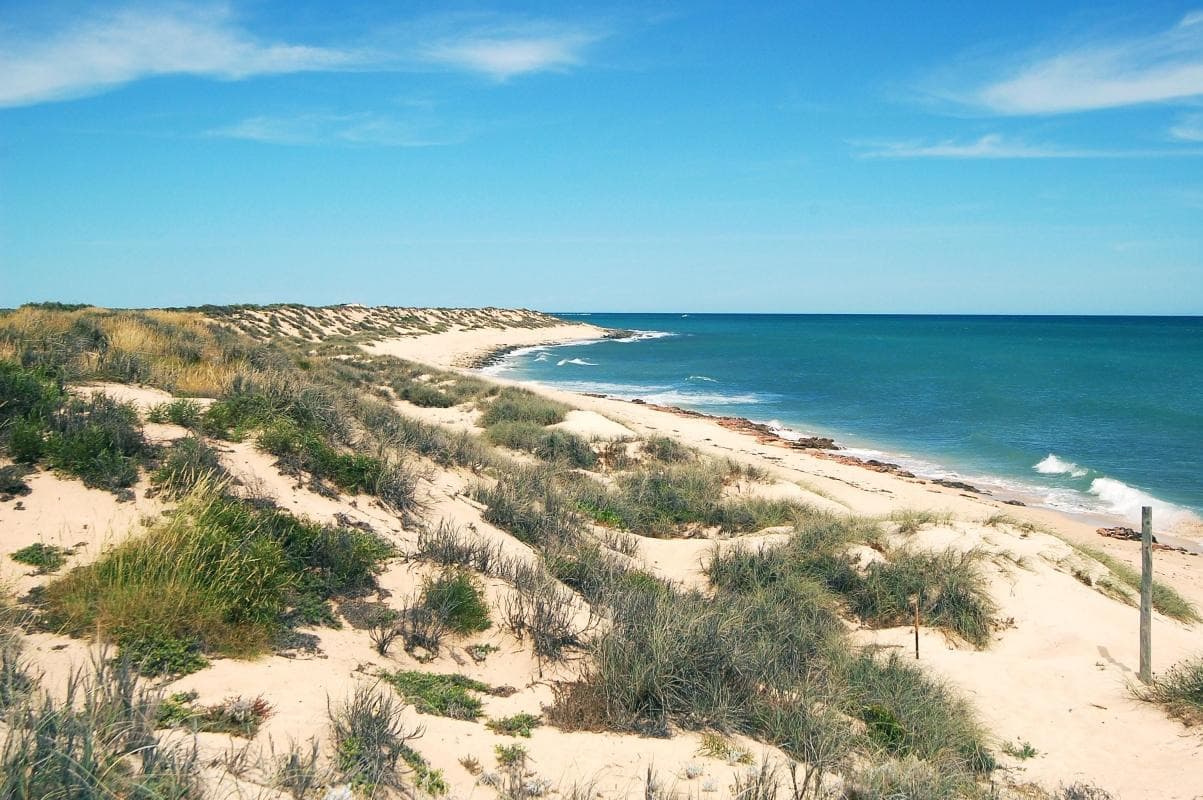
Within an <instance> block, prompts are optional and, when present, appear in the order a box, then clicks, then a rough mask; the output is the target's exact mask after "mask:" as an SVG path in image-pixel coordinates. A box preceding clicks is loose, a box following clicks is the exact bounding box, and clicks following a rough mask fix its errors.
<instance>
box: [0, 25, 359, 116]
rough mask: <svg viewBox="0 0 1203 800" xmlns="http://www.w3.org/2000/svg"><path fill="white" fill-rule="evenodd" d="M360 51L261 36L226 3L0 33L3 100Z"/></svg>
mask: <svg viewBox="0 0 1203 800" xmlns="http://www.w3.org/2000/svg"><path fill="white" fill-rule="evenodd" d="M357 59H358V56H356V55H355V54H354V53H351V52H347V51H342V50H337V49H330V48H324V47H310V46H306V45H296V44H286V43H276V42H267V41H262V40H259V39H257V38H256V37H254V36H251V35H250V34H249V33H247V32H246V31H244V30H241V29H240V28H238V27H237V25H236V24H235V21H234V19H233V17H232V15H231V14H230V12H229V10H228V9H225V8H216V9H212V8H211V9H196V8H186V7H170V8H158V9H154V8H137V9H135V8H131V9H126V10H121V11H117V12H114V13H112V14H108V15H104V16H97V17H92V18H88V19H79V20H75V21H73V22H71V23H69V24H67V25H66V26H65V27H63V28H61V29H59V30H58V31H57V32H55V33H53V34H52V35H50V36H47V37H42V38H37V37H32V36H26V35H22V34H21V33H19V32H18V31H15V30H13V29H11V28H9V29H8V30H7V32H6V34H5V35H4V36H3V38H0V106H19V105H31V104H34V103H42V102H47V101H53V100H64V99H69V98H73V97H80V96H85V95H89V94H95V93H98V92H101V91H104V90H106V89H110V88H112V87H115V86H119V85H121V84H125V83H129V82H131V81H135V80H139V79H141V78H148V77H152V76H156V75H203V76H208V77H213V78H220V79H227V80H235V79H240V78H246V77H249V76H252V75H268V74H279V73H288V72H303V71H310V70H330V69H340V68H347V67H349V66H351V65H353V64H354V63H355V62H356V60H357Z"/></svg>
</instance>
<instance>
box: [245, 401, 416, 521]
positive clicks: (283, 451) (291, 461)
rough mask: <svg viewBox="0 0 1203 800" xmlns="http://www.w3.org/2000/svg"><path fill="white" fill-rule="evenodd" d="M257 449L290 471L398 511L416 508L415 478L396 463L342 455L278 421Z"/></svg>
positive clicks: (261, 437) (294, 426) (311, 434)
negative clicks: (367, 496) (369, 497)
mask: <svg viewBox="0 0 1203 800" xmlns="http://www.w3.org/2000/svg"><path fill="white" fill-rule="evenodd" d="M259 447H260V448H262V449H263V450H265V451H267V452H269V453H271V454H272V455H275V456H277V457H278V458H279V459H280V463H281V464H282V465H283V466H285V467H286V468H288V469H291V470H294V471H295V470H305V471H306V472H309V473H310V474H312V475H313V476H314V477H316V478H322V479H326V480H329V481H330V482H331V483H333V484H334V485H335V486H337V487H338V488H339V489H342V490H343V491H346V492H353V493H365V494H373V495H376V496H377V497H379V498H380V499H381V500H384V501H385V502H387V503H388V504H389V505H391V506H392V507H393V508H394V509H396V510H398V511H407V510H412V509H414V508H416V506H417V498H416V491H417V476H416V475H415V474H414V473H413V472H412V471H410V470H409V469H407V468H406V466H405V465H404V464H402V463H400V462H398V461H396V460H393V461H387V460H384V459H381V458H377V457H375V456H369V455H366V454H363V453H355V452H350V453H348V452H342V451H339V450H336V449H335V448H333V447H331V446H330V445H329V444H327V443H326V441H324V440H323V439H322V437H321V436H320V435H319V433H318V432H316V431H315V430H307V429H304V428H302V427H300V426H299V425H297V424H296V423H295V422H292V421H291V420H287V419H279V420H276V421H275V422H274V423H272V424H271V425H270V426H268V427H267V428H266V429H264V431H263V432H262V433H261V434H260V435H259Z"/></svg>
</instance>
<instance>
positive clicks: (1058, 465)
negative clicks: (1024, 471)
mask: <svg viewBox="0 0 1203 800" xmlns="http://www.w3.org/2000/svg"><path fill="white" fill-rule="evenodd" d="M1032 469H1034V470H1036V471H1037V472H1039V473H1041V474H1042V475H1069V476H1070V477H1073V478H1084V477H1086V473H1087V470H1086V469H1084V468H1083V467H1079V466H1078V465H1077V464H1075V463H1074V462H1072V461H1063V460H1062V459H1060V458H1057V456H1056V454H1054V453H1049V454H1048V456H1047V457H1046V458H1045V459H1043V460H1042V461H1041V462H1040V463H1038V464H1036V465H1034V466H1033V467H1032Z"/></svg>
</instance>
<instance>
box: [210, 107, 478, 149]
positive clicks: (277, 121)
mask: <svg viewBox="0 0 1203 800" xmlns="http://www.w3.org/2000/svg"><path fill="white" fill-rule="evenodd" d="M207 135H208V136H213V137H218V138H223V139H244V140H247V141H252V142H262V143H265V144H283V145H295V146H309V145H328V144H345V145H372V146H381V147H434V146H438V145H445V144H453V143H455V142H458V141H461V140H462V137H461V136H457V135H450V134H442V135H441V134H440V133H439V132H437V131H436V130H434V129H433V127H432V126H430V125H426V124H420V123H414V122H409V121H406V120H401V119H396V118H393V117H389V116H386V115H381V114H374V113H366V112H365V113H354V114H317V113H312V114H296V115H292V116H255V117H248V118H247V119H244V120H240V121H239V122H236V123H234V124H232V125H228V126H225V127H221V128H216V129H214V130H211V131H209V132H208V133H207Z"/></svg>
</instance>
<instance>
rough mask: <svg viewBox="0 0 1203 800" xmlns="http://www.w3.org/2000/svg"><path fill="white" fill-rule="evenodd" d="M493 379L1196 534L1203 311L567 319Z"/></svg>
mask: <svg viewBox="0 0 1203 800" xmlns="http://www.w3.org/2000/svg"><path fill="white" fill-rule="evenodd" d="M559 316H562V317H564V318H566V319H572V320H578V321H581V322H589V323H592V324H595V325H600V326H604V327H610V328H622V329H625V330H630V331H633V332H634V335H633V336H631V337H630V338H628V339H623V340H601V341H589V342H581V343H575V344H569V345H558V346H554V347H536V348H526V349H523V350H519V351H516V352H514V353H511V354H509V355H508V356H506V357H505V358H504V359H503V360H502V361H501V362H499V363H497V364H494V365H492V366H490V367H487V368H486V370H487V371H489V372H492V373H494V374H498V375H503V376H505V377H507V378H513V379H517V380H526V381H536V382H539V383H543V384H547V385H551V386H556V387H560V388H564V389H570V390H574V391H586V392H599V393H603V394H607V395H612V396H615V397H622V398H641V399H644V400H647V401H649V402H655V403H661V404H666V405H675V406H680V407H682V408H689V409H694V410H698V411H704V412H709V413H713V414H722V415H730V416H740V417H746V418H748V419H750V420H753V421H756V422H763V423H768V424H770V425H772V426H774V427H775V428H777V429H779V431H780V433H781V434H782V435H784V436H787V437H788V436H793V435H798V434H808V433H815V434H824V435H828V436H831V437H833V438H834V439H835V440H836V441H837V443H839V444H840V445H842V446H844V447H845V448H847V449H848V450H849V452H850V453H851V454H853V455H860V456H863V457H871V458H881V459H885V460H890V461H894V462H896V463H899V464H901V465H903V466H905V467H907V468H909V469H911V470H912V471H914V472H916V473H918V474H921V475H925V476H928V477H948V478H956V479H960V480H966V481H969V482H972V483H975V485H978V486H980V487H982V488H984V489H987V490H988V491H991V492H992V493H994V494H996V495H998V496H999V497H1004V498H1017V499H1021V500H1023V501H1025V502H1027V503H1029V504H1036V505H1043V506H1048V507H1052V508H1056V509H1059V510H1062V511H1068V512H1071V513H1079V514H1088V515H1093V516H1100V517H1105V518H1108V519H1116V520H1121V519H1122V520H1124V521H1126V523H1127V524H1130V525H1134V526H1138V525H1139V514H1140V506H1141V505H1146V504H1151V505H1153V507H1154V516H1155V522H1156V524H1157V527H1158V529H1163V530H1164V529H1178V530H1180V531H1182V532H1184V533H1186V532H1190V533H1195V534H1198V532H1199V530H1200V523H1199V519H1200V517H1203V318H1201V317H1012V316H877V315H873V316H860V315H760V314H756V315H752V314H688V315H686V314H560V315H559Z"/></svg>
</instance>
